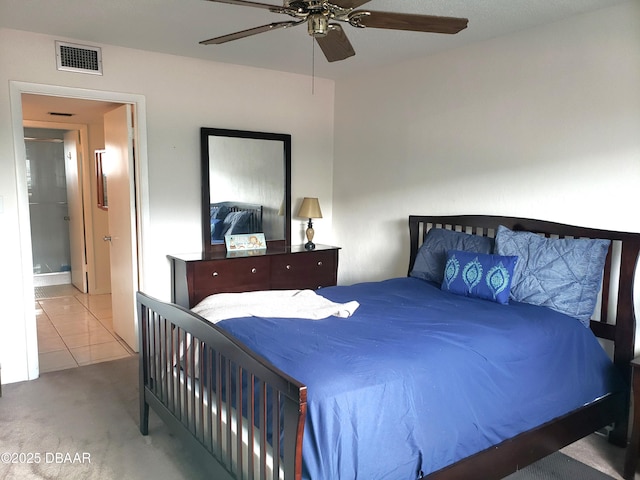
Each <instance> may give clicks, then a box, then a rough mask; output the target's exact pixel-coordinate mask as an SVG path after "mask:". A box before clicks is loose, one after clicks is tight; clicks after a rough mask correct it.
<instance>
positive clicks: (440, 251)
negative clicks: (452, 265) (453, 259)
mask: <svg viewBox="0 0 640 480" xmlns="http://www.w3.org/2000/svg"><path fill="white" fill-rule="evenodd" d="M449 250H465V251H468V252H477V253H491V252H492V251H493V238H489V237H482V236H479V235H471V234H470V233H464V232H456V231H454V230H447V229H444V228H432V229H431V230H429V231H428V232H427V236H426V237H425V239H424V243H423V244H422V246H421V247H420V250H418V255H417V256H416V261H415V263H414V265H413V269H412V270H411V273H410V274H409V276H411V277H416V278H421V279H422V280H427V281H430V282H436V283H442V273H443V272H444V264H445V263H446V261H447V252H448V251H449Z"/></svg>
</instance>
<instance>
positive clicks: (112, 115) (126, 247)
mask: <svg viewBox="0 0 640 480" xmlns="http://www.w3.org/2000/svg"><path fill="white" fill-rule="evenodd" d="M132 123H133V120H132V114H131V105H128V104H126V105H123V106H121V107H118V108H116V109H115V110H112V111H110V112H108V113H107V114H105V115H104V141H105V154H104V160H103V171H104V173H105V174H106V177H107V189H108V195H109V210H108V212H109V235H108V236H107V237H105V241H109V242H110V256H111V303H112V315H113V329H114V331H115V333H117V334H118V335H119V336H120V338H122V339H123V340H124V341H125V342H126V343H127V344H128V345H129V347H130V348H131V349H132V350H134V351H138V328H137V318H136V302H135V293H136V290H138V268H137V250H138V249H137V235H136V231H137V229H136V218H137V217H136V209H135V192H134V182H133V180H132V179H133V178H134V174H135V170H134V149H133V125H132Z"/></svg>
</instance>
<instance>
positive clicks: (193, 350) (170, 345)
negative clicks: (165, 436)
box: [137, 292, 307, 480]
mask: <svg viewBox="0 0 640 480" xmlns="http://www.w3.org/2000/svg"><path fill="white" fill-rule="evenodd" d="M137 301H138V318H139V329H140V332H139V333H140V432H141V433H142V434H143V435H147V434H148V432H149V423H148V422H149V406H151V407H152V408H153V409H154V410H155V411H156V412H157V413H158V414H159V415H160V417H161V418H162V419H163V420H164V421H165V423H167V424H168V425H169V426H170V427H173V428H172V430H173V431H175V432H176V433H177V434H179V435H181V436H182V438H183V440H184V441H186V442H188V443H189V444H190V446H191V447H192V448H194V449H196V450H200V451H202V453H206V454H207V455H210V456H213V457H214V458H215V459H216V460H217V463H215V464H212V465H213V468H214V469H215V470H214V471H213V472H212V473H213V476H212V478H220V479H238V480H240V479H260V480H267V479H270V480H281V479H282V480H289V479H291V480H299V479H300V478H301V475H302V474H301V472H302V463H301V462H302V461H301V459H302V453H301V449H302V435H303V430H304V421H305V416H306V397H307V391H306V386H305V385H303V384H302V383H300V382H298V381H296V380H295V379H293V378H291V377H289V376H288V375H287V374H285V373H284V372H282V371H280V370H278V369H277V368H276V367H274V366H272V365H271V364H270V363H269V362H268V361H267V360H265V359H264V358H262V357H260V356H258V355H256V354H255V353H253V352H251V351H250V350H248V349H247V348H246V347H245V346H244V345H242V344H241V343H240V342H238V341H237V340H235V339H233V338H232V337H231V336H229V335H228V334H227V333H225V332H224V331H223V330H221V329H220V328H218V327H216V326H215V325H212V324H211V323H209V322H207V321H206V320H204V319H203V318H202V317H199V316H197V315H194V314H193V313H191V312H189V311H188V310H186V309H184V308H183V307H180V306H178V305H172V304H167V303H163V302H160V301H158V300H156V299H154V298H152V297H150V296H148V295H146V294H144V293H140V292H139V293H138V294H137ZM169 319H171V320H169Z"/></svg>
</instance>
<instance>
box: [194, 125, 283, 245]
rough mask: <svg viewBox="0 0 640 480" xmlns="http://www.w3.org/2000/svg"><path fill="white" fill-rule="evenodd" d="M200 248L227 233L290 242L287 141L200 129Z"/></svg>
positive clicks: (259, 134)
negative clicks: (254, 235) (201, 235)
mask: <svg viewBox="0 0 640 480" xmlns="http://www.w3.org/2000/svg"><path fill="white" fill-rule="evenodd" d="M201 147H202V177H203V178H202V179H203V185H202V200H203V201H202V210H203V211H202V219H203V242H204V250H205V251H210V250H214V249H217V248H223V246H224V236H225V235H229V234H246V233H264V235H265V238H266V240H267V243H268V245H270V246H273V245H275V244H276V243H278V244H282V245H289V244H290V243H291V232H290V228H291V227H290V225H291V198H290V197H291V195H290V190H291V187H290V183H291V181H290V178H291V176H290V165H291V137H290V135H286V134H275V133H263V132H249V131H242V130H225V129H214V128H203V129H202V130H201Z"/></svg>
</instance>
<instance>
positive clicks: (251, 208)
mask: <svg viewBox="0 0 640 480" xmlns="http://www.w3.org/2000/svg"><path fill="white" fill-rule="evenodd" d="M262 210H263V209H262V205H260V204H256V203H246V202H231V201H226V202H217V203H211V204H209V219H210V225H211V244H218V243H224V237H225V235H235V234H241V233H257V232H262Z"/></svg>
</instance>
